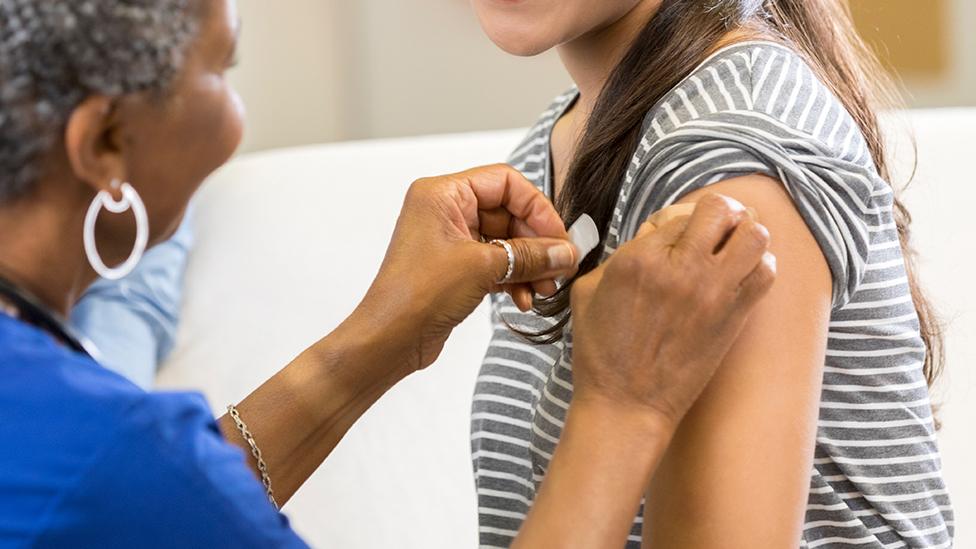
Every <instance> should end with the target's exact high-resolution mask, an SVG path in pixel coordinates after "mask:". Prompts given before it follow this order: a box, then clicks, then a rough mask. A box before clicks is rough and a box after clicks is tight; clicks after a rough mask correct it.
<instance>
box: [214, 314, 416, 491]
mask: <svg viewBox="0 0 976 549" xmlns="http://www.w3.org/2000/svg"><path fill="white" fill-rule="evenodd" d="M380 322H383V323H382V324H381V323H380ZM410 329H411V327H410V326H409V325H408V324H407V323H405V322H399V321H397V320H395V319H390V318H387V319H382V321H381V320H377V319H375V318H374V316H373V315H365V314H358V313H357V314H354V315H353V316H352V317H350V319H348V320H347V321H346V322H344V323H343V324H342V325H341V326H339V327H338V328H337V329H336V330H335V331H334V332H333V333H332V334H330V335H329V336H327V337H326V338H324V339H322V340H321V341H319V342H318V343H316V344H315V345H313V346H312V347H311V348H309V349H308V350H307V351H305V352H304V353H302V354H301V356H299V357H298V358H297V359H295V360H294V361H293V362H292V363H291V364H289V365H288V366H287V367H285V368H284V369H283V370H282V371H281V372H279V373H278V374H277V375H275V376H274V377H272V378H271V379H270V380H268V381H267V382H265V383H264V385H262V386H261V387H259V388H258V389H257V390H256V391H254V392H253V393H252V394H251V395H250V396H248V397H247V398H246V399H245V400H244V401H243V402H241V403H240V404H239V405H238V406H237V409H238V411H239V413H240V415H241V418H242V419H243V421H244V423H245V424H246V425H247V427H248V429H249V430H250V432H251V434H252V435H253V436H254V439H255V441H256V442H257V444H258V446H259V448H260V449H261V453H262V457H263V458H264V461H265V462H266V464H267V466H268V472H269V474H270V477H271V481H272V488H273V489H274V495H275V499H276V500H277V502H278V504H279V505H283V504H284V503H285V502H286V501H288V499H289V498H291V496H292V495H294V493H295V491H296V490H298V488H299V487H300V486H301V485H302V484H303V483H304V482H305V480H306V479H308V477H309V476H310V475H311V474H312V473H313V472H315V470H316V469H317V468H318V467H319V465H321V464H322V462H323V461H324V460H325V458H326V457H328V455H329V454H330V453H331V452H332V450H333V449H334V448H335V447H336V445H337V444H338V443H339V441H340V440H341V439H342V437H343V436H344V435H345V434H346V432H347V431H348V430H349V428H350V427H351V426H352V425H353V424H354V423H355V422H356V420H358V419H359V417H360V416H362V415H363V413H365V412H366V410H367V409H369V407H370V406H372V405H373V404H374V403H375V402H376V401H377V400H378V399H379V398H380V397H381V396H382V395H383V394H384V393H386V391H387V390H389V389H390V388H391V387H393V386H394V385H395V384H396V383H397V382H399V381H400V380H402V379H403V378H404V377H406V376H407V375H409V374H410V373H411V372H413V371H414V370H415V369H416V363H411V362H410V360H409V359H408V358H407V357H410V356H415V353H413V352H412V351H414V349H413V348H412V346H415V345H416V339H415V338H413V337H412V336H411V331H410ZM220 428H221V430H222V431H223V433H224V435H225V436H226V437H227V439H228V440H229V441H231V442H233V443H234V444H237V445H238V446H240V447H241V448H243V449H244V450H245V452H246V454H247V456H248V463H249V465H250V466H251V468H252V469H254V471H255V474H258V473H257V463H256V461H255V460H254V458H253V457H252V456H251V450H250V447H249V446H248V445H247V443H246V442H245V441H244V439H243V437H242V436H241V434H240V431H239V430H238V429H237V427H236V425H235V423H234V421H233V420H232V419H231V418H230V417H229V416H226V415H225V416H224V417H222V418H221V419H220Z"/></svg>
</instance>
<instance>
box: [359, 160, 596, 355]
mask: <svg viewBox="0 0 976 549" xmlns="http://www.w3.org/2000/svg"><path fill="white" fill-rule="evenodd" d="M568 238H569V236H568V234H567V233H566V229H565V225H564V223H563V221H562V220H561V219H560V217H559V215H558V214H557V213H556V210H555V208H553V206H552V204H551V202H550V201H549V200H548V199H547V198H546V197H545V196H544V195H543V194H542V193H541V192H540V191H539V190H538V189H536V188H535V186H533V185H532V184H531V183H530V182H529V181H528V180H526V179H525V178H524V177H523V176H522V174H521V173H519V172H518V171H517V170H515V169H514V168H512V167H511V166H508V165H504V164H498V165H492V166H485V167H481V168H475V169H472V170H468V171H464V172H461V173H456V174H451V175H445V176H441V177H432V178H426V179H421V180H419V181H417V182H415V183H414V184H413V185H412V186H411V187H410V190H409V192H408V193H407V197H406V199H405V201H404V204H403V209H402V211H401V213H400V218H399V220H398V221H397V225H396V230H395V231H394V233H393V238H392V241H391V243H390V247H389V249H388V250H387V254H386V258H385V259H384V261H383V265H382V267H381V268H380V272H379V274H378V275H377V277H376V281H375V282H374V283H373V285H372V287H371V288H370V290H369V292H368V293H367V295H366V297H365V298H364V300H363V304H362V305H361V306H360V310H359V311H358V312H360V313H363V312H365V314H366V316H367V317H370V318H373V319H375V320H376V321H377V322H383V323H385V324H387V325H388V324H389V323H391V322H393V323H396V325H397V326H396V328H392V327H389V328H388V329H391V330H392V329H397V330H399V331H400V332H401V333H404V332H406V333H409V334H410V337H413V338H415V339H416V342H417V345H416V347H415V350H416V351H415V355H416V356H413V357H410V358H411V361H412V362H413V363H414V364H415V368H417V369H419V368H424V367H426V366H427V365H429V364H430V363H432V362H433V361H434V360H435V359H436V358H437V355H438V354H439V353H440V351H441V349H442V347H443V345H444V342H445V341H446V340H447V338H448V336H449V335H450V333H451V331H452V330H453V329H454V328H455V327H456V326H457V325H458V324H460V323H461V322H462V321H463V320H464V319H465V318H467V317H468V316H469V315H470V314H471V313H472V312H473V311H474V310H475V308H476V307H477V306H478V304H480V303H481V301H482V300H483V299H484V298H485V296H486V295H488V294H489V293H491V292H496V291H501V290H504V291H507V292H509V293H510V294H512V297H513V299H514V300H515V302H516V303H517V304H518V305H519V307H521V308H523V309H527V308H529V307H530V306H531V297H532V293H533V292H534V291H535V292H539V293H542V294H550V293H552V292H554V291H555V285H554V283H553V279H555V278H557V277H560V276H567V275H572V274H573V273H574V272H575V266H576V254H577V252H576V249H575V248H574V247H573V245H572V244H570V242H569V240H568ZM492 239H504V240H508V241H509V242H510V243H511V245H512V248H513V251H514V252H515V269H514V273H513V275H512V277H511V279H510V283H509V284H506V285H504V286H502V285H499V283H498V282H499V281H500V280H501V279H502V278H503V277H504V276H505V274H506V271H507V270H508V265H509V261H508V254H507V252H506V251H505V249H504V248H502V247H499V246H495V245H491V244H486V243H485V242H484V241H488V240H492Z"/></svg>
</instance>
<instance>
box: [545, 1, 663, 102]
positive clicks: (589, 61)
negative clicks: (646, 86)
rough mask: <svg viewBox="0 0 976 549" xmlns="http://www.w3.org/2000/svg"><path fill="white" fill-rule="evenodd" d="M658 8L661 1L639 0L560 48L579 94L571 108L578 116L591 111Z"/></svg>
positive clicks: (560, 53)
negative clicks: (631, 6) (614, 71)
mask: <svg viewBox="0 0 976 549" xmlns="http://www.w3.org/2000/svg"><path fill="white" fill-rule="evenodd" d="M660 5H661V2H660V0H640V1H639V2H638V3H637V5H636V6H634V7H633V8H632V9H631V10H630V11H629V12H627V14H626V15H624V16H623V17H621V18H620V19H618V20H616V21H614V22H613V23H611V24H609V25H607V26H605V27H601V28H598V29H596V30H593V31H591V32H589V33H587V34H584V35H583V36H580V37H579V38H576V39H575V40H572V41H570V42H567V43H566V44H563V45H561V46H559V57H560V59H562V62H563V65H564V66H565V67H566V70H567V71H568V72H569V75H570V77H571V78H572V79H573V81H574V82H575V83H576V86H577V87H578V88H579V91H580V96H579V100H578V101H577V103H576V105H575V106H574V108H573V110H574V111H575V115H576V116H577V117H580V115H582V119H585V118H588V117H589V113H591V112H593V106H594V105H595V104H596V101H597V98H599V96H600V92H601V91H602V90H603V86H604V85H605V84H606V82H607V80H608V79H609V78H610V74H611V73H612V72H613V69H614V67H616V66H617V64H618V63H619V62H620V60H621V59H623V56H624V55H625V54H626V53H627V49H628V48H629V47H630V45H631V43H633V41H634V40H635V39H636V38H637V35H638V34H640V32H641V30H642V29H643V28H644V26H646V25H647V22H648V21H650V20H651V18H652V17H654V14H655V13H657V10H658V9H659V8H660Z"/></svg>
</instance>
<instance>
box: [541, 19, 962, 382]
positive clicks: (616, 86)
mask: <svg viewBox="0 0 976 549" xmlns="http://www.w3.org/2000/svg"><path fill="white" fill-rule="evenodd" d="M735 29H743V30H746V31H748V33H747V34H751V35H756V36H761V37H766V38H769V39H772V40H777V41H780V42H782V43H784V44H785V45H787V46H789V47H790V48H792V49H794V50H795V51H796V52H798V53H799V54H800V55H801V56H803V57H804V58H805V59H806V60H807V62H808V63H809V64H810V65H811V67H812V68H813V69H814V71H816V72H817V74H818V75H819V76H820V77H821V78H822V79H823V81H824V82H825V83H826V85H827V86H828V87H829V88H830V89H831V90H832V91H833V92H834V94H835V95H836V96H837V97H838V98H839V99H840V100H841V101H842V102H843V104H844V106H845V107H846V108H847V110H848V111H849V112H850V114H851V115H852V116H853V118H854V120H855V121H856V122H857V123H858V125H859V126H860V129H861V132H862V133H863V134H864V138H865V139H866V140H867V144H868V148H869V149H870V151H871V155H872V157H873V159H874V162H875V165H876V166H877V169H878V172H879V174H880V175H881V177H882V178H884V179H885V180H886V181H891V173H890V171H889V166H888V161H887V157H886V152H885V141H884V136H883V135H882V131H881V128H880V125H879V121H878V113H879V112H880V111H881V110H882V109H888V108H894V107H897V106H900V100H899V94H898V93H897V91H896V88H895V86H894V83H893V82H892V80H891V78H890V77H889V76H888V74H887V72H886V71H885V70H884V68H883V67H882V65H881V63H880V61H879V60H878V58H877V57H876V56H875V54H874V53H873V52H872V50H871V49H870V47H869V46H868V45H867V44H866V43H865V42H864V40H863V39H862V38H861V37H860V35H859V34H858V33H857V30H856V29H855V27H854V24H853V20H852V17H851V13H850V8H849V6H848V4H847V2H846V0H663V2H662V5H661V7H660V9H659V10H658V12H657V13H656V14H655V15H654V17H652V18H651V20H650V21H649V22H648V23H647V25H646V26H645V27H644V29H643V30H642V31H641V33H640V34H639V35H638V36H637V38H636V39H635V40H634V42H633V44H632V45H631V46H630V49H629V50H628V52H627V53H626V54H625V55H624V57H623V59H622V60H621V61H620V63H619V64H618V65H617V67H616V68H615V69H614V71H613V72H612V73H611V75H610V78H609V79H608V80H607V83H606V84H605V86H604V88H603V90H602V92H601V94H600V97H599V98H598V99H597V102H596V105H595V107H594V109H593V113H592V114H591V115H590V123H589V124H588V126H587V127H586V130H585V131H584V133H583V137H582V139H581V141H580V143H579V145H578V147H577V150H576V154H575V157H574V159H573V162H572V164H571V166H570V169H569V173H568V176H567V179H566V183H565V187H564V189H563V191H562V192H561V194H560V196H559V197H558V201H557V207H558V208H559V210H560V212H561V213H562V215H563V218H564V219H566V220H567V221H569V222H572V221H574V220H575V219H577V218H578V217H579V216H580V215H582V214H583V213H588V214H590V215H591V216H592V217H593V219H594V220H595V221H596V223H597V226H598V227H600V230H601V236H602V237H603V238H604V239H605V238H606V236H607V231H608V230H609V226H610V221H611V218H612V215H613V210H614V207H615V204H616V200H617V196H618V194H619V192H620V186H621V184H622V181H623V179H624V176H625V175H626V171H627V167H628V164H629V163H630V160H631V156H632V154H633V151H634V150H635V149H636V148H637V145H638V143H639V140H640V138H641V129H642V125H643V121H644V118H645V116H646V115H647V113H648V111H650V110H651V109H652V108H653V106H654V105H655V104H656V103H657V102H658V101H659V100H660V99H661V98H662V97H663V96H664V95H665V94H667V93H668V92H669V91H670V90H671V89H672V88H674V86H676V85H678V84H679V83H680V81H681V80H682V79H683V78H684V77H686V76H687V75H688V74H689V73H690V72H691V71H693V70H694V68H695V67H696V66H698V64H699V63H701V62H702V61H703V60H704V59H705V58H706V57H707V56H708V54H709V53H710V52H711V51H713V50H714V48H715V47H716V45H717V44H719V43H720V42H721V41H722V39H723V38H725V37H726V36H727V35H728V34H729V32H730V31H732V30H735ZM894 213H895V221H896V224H897V227H898V233H899V237H900V240H901V246H902V250H903V252H904V255H905V259H906V265H907V267H908V275H909V283H910V287H911V292H912V297H913V300H914V303H915V307H916V310H917V312H918V318H919V323H920V325H921V329H920V332H921V337H922V339H923V340H924V342H925V345H926V348H927V351H928V352H927V353H926V359H925V365H924V373H925V377H926V379H927V381H928V382H929V384H930V385H931V384H933V383H934V381H935V379H936V378H937V377H938V375H939V373H940V372H941V370H942V364H943V360H942V335H941V330H940V327H939V325H938V323H937V321H936V319H935V315H934V314H933V311H932V307H931V306H930V304H929V302H928V300H927V299H926V297H925V295H924V293H923V291H922V289H921V287H920V285H919V283H918V278H917V276H916V272H915V271H916V269H915V262H914V253H913V251H912V249H911V248H910V246H909V225H910V223H911V217H910V215H909V214H908V211H907V210H906V209H905V207H904V205H903V204H902V203H901V202H900V201H899V200H897V199H896V200H895V212H894ZM598 262H599V254H591V255H590V256H589V257H588V258H587V259H586V261H585V262H584V263H583V265H582V266H581V269H580V275H578V276H582V275H583V274H586V273H587V272H589V271H591V270H593V269H594V268H595V267H596V266H597V264H598ZM570 287H571V285H570V284H567V285H566V286H565V287H563V288H562V289H561V290H560V291H559V292H558V293H557V294H556V295H554V296H553V297H552V298H548V299H540V300H537V301H536V303H535V308H536V311H537V312H539V313H540V314H542V315H544V316H549V317H555V318H557V319H558V322H557V323H556V325H555V326H553V327H552V328H549V329H547V330H545V331H543V332H539V333H534V334H523V335H525V336H526V337H528V338H529V339H531V340H533V341H535V342H538V343H552V342H555V341H558V340H559V339H561V337H562V332H563V328H564V327H565V326H566V324H567V322H568V321H569V315H570V312H569V290H570Z"/></svg>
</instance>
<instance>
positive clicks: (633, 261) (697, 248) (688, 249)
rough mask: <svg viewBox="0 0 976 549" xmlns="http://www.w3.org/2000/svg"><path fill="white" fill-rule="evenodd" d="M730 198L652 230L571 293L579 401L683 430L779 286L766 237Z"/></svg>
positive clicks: (715, 199)
mask: <svg viewBox="0 0 976 549" xmlns="http://www.w3.org/2000/svg"><path fill="white" fill-rule="evenodd" d="M752 217H753V214H751V212H748V211H747V210H746V209H745V208H744V207H743V206H742V205H741V204H739V203H738V202H736V201H735V200H732V199H730V198H725V197H722V196H719V195H710V196H708V197H706V198H705V199H703V200H702V201H700V202H699V203H698V206H697V208H696V209H695V210H694V212H693V213H691V214H690V216H688V215H682V216H679V217H676V218H673V219H670V220H669V221H666V222H664V223H663V224H662V225H661V226H660V227H657V226H655V225H654V224H653V222H648V223H646V224H645V225H644V227H643V228H642V229H641V232H640V233H638V236H637V237H636V238H635V239H634V240H632V241H630V242H628V243H626V244H624V245H623V246H621V247H620V249H619V250H618V251H617V252H616V253H615V254H614V255H613V256H612V257H611V258H610V260H609V261H607V262H606V263H604V264H603V265H602V266H601V267H600V268H599V269H597V270H595V271H593V272H592V273H589V274H587V275H586V276H584V277H582V278H580V279H579V280H578V281H576V283H575V284H574V285H573V289H572V293H571V297H572V309H573V337H574V340H573V343H574V346H573V353H574V365H573V380H574V386H575V394H574V397H573V405H574V406H576V404H577V402H579V403H580V405H581V406H585V405H586V404H587V403H588V402H592V401H599V402H600V403H603V404H611V403H612V405H613V406H617V407H628V408H630V409H632V410H637V411H642V412H649V413H650V414H651V415H654V416H656V417H658V418H659V419H661V420H662V422H663V424H664V425H665V426H666V427H667V428H669V429H670V428H676V427H677V424H678V422H679V421H680V420H681V418H682V417H683V416H684V415H685V413H686V412H687V411H688V409H689V408H690V407H691V405H692V403H694V401H695V400H697V398H698V396H699V394H700V393H701V391H702V390H703V389H704V387H705V385H706V384H707V383H708V380H709V379H710V378H711V377H712V374H714V373H715V370H716V369H717V368H718V366H719V364H720V363H721V362H722V359H723V358H724V357H725V355H726V353H727V352H728V351H729V349H730V348H731V346H732V343H733V342H734V341H735V339H736V337H737V336H738V334H739V332H740V331H741V330H742V328H743V326H744V325H745V321H746V318H747V316H748V315H749V313H750V312H751V311H752V309H753V306H754V305H755V304H756V303H757V302H758V301H759V300H760V298H762V296H764V295H765V294H766V292H767V291H768V290H769V289H770V287H771V286H772V284H773V281H774V279H775V277H776V262H775V258H774V257H773V256H772V255H771V254H770V253H769V252H768V251H767V248H768V245H769V233H768V232H767V231H766V229H765V228H764V227H763V226H762V225H760V224H759V223H757V222H756V221H755V220H754V219H752Z"/></svg>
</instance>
